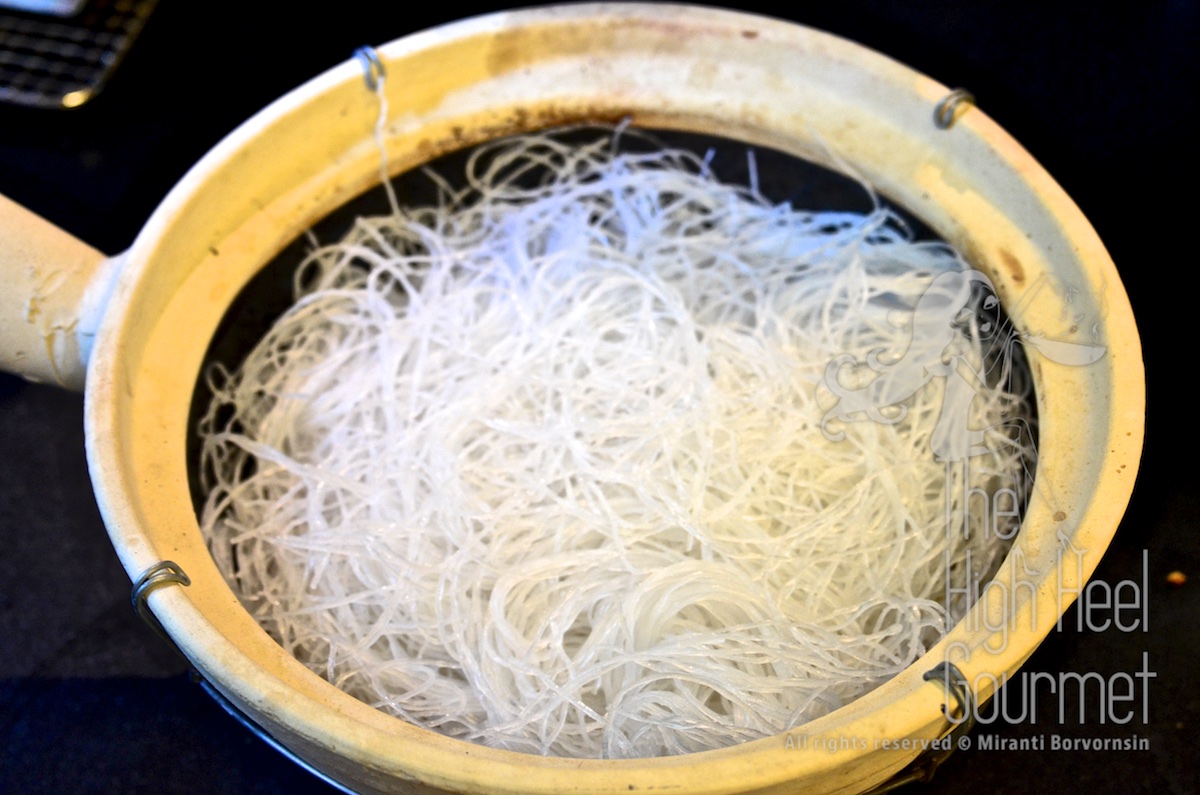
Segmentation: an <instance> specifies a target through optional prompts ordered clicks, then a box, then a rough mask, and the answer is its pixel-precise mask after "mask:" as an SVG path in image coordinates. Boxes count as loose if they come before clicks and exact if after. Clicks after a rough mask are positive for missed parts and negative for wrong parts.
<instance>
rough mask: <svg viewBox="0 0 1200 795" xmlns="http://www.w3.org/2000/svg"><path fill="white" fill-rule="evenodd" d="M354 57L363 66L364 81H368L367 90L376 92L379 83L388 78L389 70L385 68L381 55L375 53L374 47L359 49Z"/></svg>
mask: <svg viewBox="0 0 1200 795" xmlns="http://www.w3.org/2000/svg"><path fill="white" fill-rule="evenodd" d="M354 57H355V58H357V59H358V61H359V63H361V64H362V67H363V79H364V80H366V81H367V88H368V89H369V90H371V91H374V90H375V89H376V88H378V87H379V82H380V81H381V80H383V79H384V78H385V77H387V70H386V69H384V68H383V61H382V60H380V58H379V53H377V52H375V48H374V47H359V48H358V49H357V50H355V51H354Z"/></svg>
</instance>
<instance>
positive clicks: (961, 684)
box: [870, 662, 977, 795]
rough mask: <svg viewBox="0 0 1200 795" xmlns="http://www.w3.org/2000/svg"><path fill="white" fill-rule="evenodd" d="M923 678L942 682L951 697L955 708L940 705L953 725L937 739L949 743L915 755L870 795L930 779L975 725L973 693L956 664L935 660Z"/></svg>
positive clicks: (877, 794) (927, 680) (928, 680)
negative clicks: (904, 766)
mask: <svg viewBox="0 0 1200 795" xmlns="http://www.w3.org/2000/svg"><path fill="white" fill-rule="evenodd" d="M922 678H923V679H924V680H925V681H926V682H936V683H939V684H941V685H942V687H944V688H945V690H946V693H947V694H948V695H950V696H953V697H954V702H955V709H954V711H953V712H951V710H950V705H949V704H943V705H942V714H943V715H945V716H946V720H947V721H948V722H949V724H950V725H951V726H952V727H953V728H952V729H951V730H950V731H949V732H948V733H947V734H946V735H944V736H943V737H942V738H940V739H944V740H948V742H946V743H943V744H942V746H941V747H940V748H939V749H936V750H935V749H933V748H930V749H929V750H928V751H926V752H925V753H923V754H921V755H920V756H918V757H917V758H916V759H914V760H913V761H912V763H911V764H910V765H909V766H908V767H906V768H905V769H903V770H901V771H900V772H899V773H897V774H896V775H895V776H894V777H892V778H891V779H889V780H887V781H885V782H883V783H882V784H880V785H879V786H878V787H876V788H875V789H873V790H871V791H870V795H879V793H883V792H891V791H892V790H894V789H897V788H899V787H902V786H904V785H905V784H913V783H915V782H926V781H929V780H930V779H932V778H933V774H934V772H935V771H937V769H938V767H940V766H941V764H942V763H943V762H945V761H946V760H947V759H949V758H950V754H952V753H954V751H955V749H957V748H958V747H959V739H960V738H962V737H963V736H965V735H966V734H967V733H968V732H970V731H971V729H972V728H974V726H975V716H976V714H977V713H976V710H975V696H974V695H973V694H972V693H971V688H970V687H968V686H967V677H966V676H964V675H963V672H962V671H960V670H959V669H958V666H957V665H955V664H954V663H951V662H941V663H938V664H937V665H935V666H933V667H932V668H930V669H929V670H928V671H926V672H925V675H924V676H923V677H922Z"/></svg>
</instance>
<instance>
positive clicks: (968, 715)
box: [921, 662, 975, 726]
mask: <svg viewBox="0 0 1200 795" xmlns="http://www.w3.org/2000/svg"><path fill="white" fill-rule="evenodd" d="M921 678H922V679H924V680H925V681H926V682H932V681H934V680H935V679H939V680H941V681H942V682H943V683H944V684H945V687H946V692H948V693H951V694H952V695H953V696H954V700H955V701H957V702H958V716H959V717H958V718H957V719H956V718H954V717H952V716H951V715H950V710H949V709H948V708H947V705H945V704H943V705H942V714H943V715H945V716H946V720H948V721H950V722H951V723H952V724H954V725H955V726H959V725H961V724H963V723H966V722H970V723H971V724H972V725H974V723H975V709H974V701H975V699H974V697H973V696H972V695H971V688H969V687H967V677H966V676H964V675H963V672H962V671H960V670H959V669H958V666H957V665H955V664H954V663H952V662H940V663H938V664H937V665H935V666H933V667H932V668H930V669H929V670H928V671H926V672H925V675H924V676H922V677H921Z"/></svg>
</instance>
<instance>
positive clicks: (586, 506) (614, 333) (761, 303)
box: [201, 134, 1028, 758]
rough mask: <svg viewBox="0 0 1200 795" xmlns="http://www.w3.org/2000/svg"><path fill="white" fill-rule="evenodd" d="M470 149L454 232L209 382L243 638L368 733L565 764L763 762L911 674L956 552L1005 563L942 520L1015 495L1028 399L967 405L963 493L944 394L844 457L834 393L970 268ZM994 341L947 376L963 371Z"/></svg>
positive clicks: (226, 542) (874, 232)
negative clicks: (761, 752)
mask: <svg viewBox="0 0 1200 795" xmlns="http://www.w3.org/2000/svg"><path fill="white" fill-rule="evenodd" d="M485 150H486V154H481V153H477V154H476V156H475V157H474V158H473V159H472V160H471V161H470V163H469V165H468V175H467V176H468V183H469V184H468V187H467V188H466V189H465V190H463V191H461V192H457V193H454V192H451V189H450V188H449V187H445V186H444V187H443V190H442V193H443V195H442V200H441V201H440V202H439V203H438V206H432V207H422V208H408V209H402V210H400V211H399V212H398V213H393V214H391V215H387V216H383V217H373V218H359V219H358V220H357V221H356V222H355V224H354V226H353V229H352V230H351V231H350V232H349V234H348V235H346V237H345V238H344V239H343V240H341V241H340V242H338V243H336V244H333V245H326V246H323V247H320V248H317V249H316V250H315V251H313V252H312V254H311V256H309V257H308V259H307V261H306V262H305V263H304V264H303V266H302V267H301V268H300V270H299V272H298V273H297V275H296V291H297V300H296V303H295V305H294V306H293V307H292V308H291V310H290V311H288V312H287V313H286V315H285V316H284V317H283V318H282V319H281V320H279V322H278V323H277V324H276V325H275V327H274V328H273V329H272V330H271V331H270V333H269V334H268V335H267V336H266V338H265V339H263V340H262V341H261V343H259V344H258V346H257V347H256V348H254V350H253V351H252V352H251V353H250V354H249V356H248V358H247V359H246V361H245V363H244V364H243V365H242V366H241V368H240V369H239V370H238V371H237V372H235V373H228V372H225V371H224V370H221V369H215V370H214V371H212V372H210V374H209V379H210V381H211V382H212V387H213V390H214V394H215V398H214V400H213V403H212V405H211V407H210V408H209V411H208V413H207V416H206V417H205V419H204V420H203V421H202V423H201V434H202V438H203V464H202V471H203V475H202V478H203V480H204V481H205V482H204V484H203V486H204V488H205V489H206V493H207V504H206V505H205V507H204V510H203V517H202V525H203V531H204V533H205V535H206V537H207V539H208V542H209V544H210V547H211V550H212V553H213V555H214V557H215V558H216V561H217V563H218V565H219V567H220V569H221V571H222V572H223V574H224V576H225V577H226V578H227V579H228V581H229V583H230V584H231V585H232V587H233V588H234V590H235V592H236V593H237V594H238V595H239V597H240V599H241V600H242V602H243V603H244V604H245V606H246V608H247V609H248V610H249V611H250V612H251V613H252V614H253V615H254V616H255V618H256V619H257V620H258V621H259V622H260V623H261V625H262V626H263V627H264V628H265V629H266V630H267V631H268V632H269V633H270V634H271V635H272V636H273V637H274V638H276V639H277V640H278V641H279V643H281V644H282V645H283V646H284V648H286V649H287V650H288V651H289V652H291V653H292V654H293V655H295V656H296V657H297V658H298V659H299V660H301V661H302V662H304V663H305V664H306V665H307V666H309V667H310V668H311V669H312V670H314V671H316V672H317V673H319V674H321V675H322V676H324V677H326V678H327V679H328V680H329V681H330V682H332V683H333V684H335V685H336V686H338V687H339V688H342V689H343V690H345V691H346V692H348V693H350V694H352V695H354V696H356V697H357V698H359V699H361V700H362V701H364V702H366V703H368V704H371V705H374V706H376V707H378V708H379V709H381V710H384V711H386V712H389V713H391V714H394V715H396V716H399V717H401V718H403V719H405V720H407V721H410V722H412V723H414V724H416V725H418V726H423V727H427V728H429V729H433V730H435V731H438V732H442V733H445V734H447V735H450V736H453V737H458V738H462V739H465V740H470V741H474V742H478V743H483V744H486V745H489V746H494V747H498V748H506V749H511V750H516V751H523V752H531V753H537V754H550V755H559V756H570V757H607V758H623V757H642V756H655V755H663V754H679V753H686V752H691V751H697V750H704V749H710V748H715V747H721V746H726V745H731V744H734V743H738V742H742V741H745V740H750V739H754V738H759V737H763V736H767V735H770V734H774V733H778V732H781V731H784V730H786V729H789V728H791V727H795V726H798V725H800V724H802V723H804V722H806V721H808V720H811V719H813V718H815V717H819V716H821V715H823V714H825V713H828V712H830V711H832V710H834V709H836V708H838V707H840V706H842V705H844V704H846V703H847V702H849V701H851V700H852V699H854V698H856V697H858V696H860V695H862V694H864V693H866V692H868V691H870V690H871V689H872V688H874V687H876V686H878V685H879V684H881V683H882V682H884V681H886V680H887V679H888V678H890V677H892V676H893V675H895V674H896V673H897V672H899V671H900V670H902V669H903V668H905V667H906V666H907V665H909V664H910V663H912V662H913V661H914V660H915V659H916V658H917V657H919V656H920V655H921V654H923V653H924V652H925V651H926V650H927V649H928V648H929V647H930V646H931V645H932V644H933V643H934V642H935V641H936V640H937V639H938V638H939V637H940V636H941V635H942V634H943V633H944V632H945V631H946V629H947V628H948V626H949V625H951V624H953V623H954V622H955V621H957V620H958V618H960V617H961V616H962V615H963V613H964V611H965V609H966V608H967V606H968V605H967V604H966V601H965V600H964V599H962V598H961V597H959V598H958V599H957V600H951V604H950V606H949V608H948V607H947V606H946V604H944V602H945V601H946V600H945V595H946V589H947V582H948V579H947V578H948V577H950V578H951V579H950V581H951V582H958V583H965V582H966V573H965V564H964V560H965V555H966V554H967V552H968V550H970V551H971V554H972V556H973V557H972V562H971V566H970V568H971V569H975V570H985V571H986V570H988V569H990V568H991V567H993V566H994V565H995V564H996V562H997V560H998V559H999V557H1000V556H1002V554H1003V552H1004V546H1003V544H998V543H997V542H996V539H995V538H994V537H992V535H991V534H989V533H987V532H983V531H982V530H983V529H982V528H980V527H974V528H972V532H970V533H969V534H964V533H962V532H955V531H953V530H952V529H950V528H948V527H947V525H948V523H949V520H948V518H947V496H946V493H947V490H948V489H950V490H951V491H952V492H954V493H952V494H951V495H950V503H951V504H950V507H949V512H950V513H952V514H953V515H954V516H961V515H962V510H963V508H962V497H963V495H965V493H966V490H965V489H966V487H980V488H987V489H988V490H989V491H994V490H995V489H996V488H998V487H1000V486H1004V487H1011V488H1014V489H1016V490H1017V491H1020V490H1021V489H1022V485H1021V477H1020V474H1021V468H1022V465H1023V464H1022V461H1023V456H1025V455H1026V453H1027V452H1028V451H1027V450H1023V449H1022V448H1021V445H1017V444H1014V443H1013V435H1012V434H1011V433H1009V432H1008V431H1007V430H1006V426H1010V425H1012V422H1013V419H1014V417H1019V416H1021V415H1022V409H1021V403H1022V400H1023V399H1024V398H1025V397H1026V395H1025V394H1023V393H1024V392H1026V391H1027V389H1026V388H1025V387H1024V386H1018V387H1016V388H1009V389H989V390H985V391H982V392H981V393H980V394H979V395H978V396H977V397H976V398H975V399H974V400H973V401H972V402H971V405H970V421H971V426H972V427H973V428H986V429H988V430H986V431H985V437H986V438H987V440H988V445H989V452H988V453H987V454H986V455H980V456H976V457H975V458H973V459H972V460H971V462H970V472H971V480H970V482H969V483H966V484H958V485H957V486H954V487H953V488H951V487H950V485H948V484H947V483H946V482H945V480H946V473H947V466H946V465H945V464H944V463H942V462H939V461H937V460H935V457H934V455H933V453H932V452H931V450H930V445H931V434H932V431H933V428H934V425H935V423H936V422H937V419H938V412H939V407H940V406H941V402H942V392H943V390H944V385H943V382H944V381H945V379H938V378H933V379H929V381H928V383H927V384H926V386H925V387H924V388H922V389H921V390H920V391H918V392H917V393H916V394H915V395H913V396H912V398H911V399H909V400H908V401H907V402H906V408H905V409H902V410H901V411H900V412H899V413H901V414H902V415H903V416H899V417H898V416H897V414H896V413H895V412H894V413H893V414H892V415H891V417H890V420H889V421H887V422H879V421H854V420H853V418H851V419H850V420H848V421H845V422H837V423H835V425H836V426H837V430H839V431H844V437H843V438H840V439H839V440H837V441H834V440H832V439H831V438H829V437H830V435H833V434H826V433H823V430H822V422H823V418H824V416H825V413H826V411H828V410H829V409H830V407H831V405H832V404H833V402H834V401H833V398H832V396H831V393H830V391H829V389H828V387H827V386H826V385H825V383H824V380H823V379H824V378H825V376H826V373H827V369H828V367H829V364H830V362H831V360H833V359H834V358H836V357H838V356H847V355H848V356H850V357H852V358H853V359H854V360H855V361H857V362H860V363H861V362H868V361H870V360H869V359H868V357H869V356H871V355H872V354H873V355H874V356H876V357H883V359H886V358H887V357H888V356H893V357H894V356H896V355H898V354H899V353H900V352H901V351H903V350H904V348H905V346H906V345H909V343H910V340H909V339H908V338H909V336H911V330H910V329H907V328H906V327H905V323H904V320H903V318H904V316H905V312H908V313H909V314H911V312H912V309H913V307H914V306H915V304H916V302H917V300H918V298H919V297H920V296H921V295H922V293H923V292H924V291H925V290H927V289H929V288H930V285H931V282H932V280H933V278H934V277H935V276H936V275H937V274H940V273H944V272H947V271H955V270H962V269H964V268H965V267H966V266H965V265H964V263H963V262H962V261H961V259H960V258H959V257H958V256H957V255H956V254H955V253H954V252H953V251H951V250H950V249H949V248H948V247H946V246H944V245H942V244H936V243H914V242H911V240H910V239H909V235H908V233H907V232H906V231H905V229H904V227H903V224H902V223H900V222H899V220H898V219H897V218H896V217H895V216H894V215H893V214H891V213H890V212H889V211H888V210H886V209H883V208H881V207H880V208H877V209H876V210H875V211H873V212H869V213H866V214H856V213H847V212H806V211H799V210H796V209H793V208H792V207H790V206H788V205H786V204H784V205H773V204H771V203H770V202H768V201H767V200H765V199H764V198H762V197H761V196H760V195H758V194H757V193H756V192H755V191H753V190H751V189H748V188H745V187H736V186H732V185H726V184H721V183H719V182H718V181H717V180H716V179H715V178H713V177H712V176H711V175H710V174H709V172H708V169H707V167H706V164H705V163H704V162H703V161H702V160H700V159H698V158H697V157H695V156H694V155H692V154H690V153H686V152H682V151H671V150H662V151H655V152H653V153H650V154H646V153H642V154H633V153H624V154H619V153H616V151H615V146H614V144H613V140H612V137H611V134H604V135H601V136H600V137H599V138H598V139H597V140H595V141H593V142H592V143H589V144H583V145H580V144H567V143H564V142H563V141H561V140H560V139H559V138H556V137H555V136H554V135H531V136H527V137H523V138H518V139H515V140H510V141H505V142H502V143H498V144H493V145H491V146H489V147H485ZM531 185H532V187H530V186H531ZM908 326H910V327H911V323H909V324H908ZM978 331H979V324H978V322H977V321H976V320H968V321H967V323H966V324H965V326H963V328H962V329H960V332H961V333H959V334H958V335H957V337H958V339H957V342H956V343H955V344H956V345H959V346H960V347H961V348H962V350H963V352H964V355H966V356H967V358H968V359H969V360H970V361H971V362H973V363H974V364H975V365H976V366H979V364H980V362H982V360H983V346H984V341H983V338H984V337H986V335H985V334H980V333H978ZM911 343H912V344H913V345H916V344H919V340H912V341H911ZM939 344H944V343H939ZM940 355H941V351H935V352H934V356H935V358H936V357H937V356H940ZM842 369H843V372H841V373H839V375H838V377H839V378H840V379H841V381H843V382H846V381H850V382H853V381H854V380H855V379H858V380H859V382H862V383H865V382H867V381H869V380H870V377H871V376H872V369H871V367H869V366H865V365H864V366H861V367H853V366H851V367H847V368H842ZM1007 375H1008V374H1005V377H1001V378H999V379H993V380H999V381H1000V382H1001V384H1002V385H1003V383H1004V382H1005V381H1011V380H1012V379H1011V378H1008V377H1007ZM956 521H957V520H956Z"/></svg>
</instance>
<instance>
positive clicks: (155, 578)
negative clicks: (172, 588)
mask: <svg viewBox="0 0 1200 795" xmlns="http://www.w3.org/2000/svg"><path fill="white" fill-rule="evenodd" d="M170 583H176V584H178V585H183V586H188V585H191V584H192V578H191V577H189V576H187V573H185V572H184V570H183V569H181V568H180V567H179V564H177V563H175V562H174V561H170V560H164V561H160V562H158V563H155V564H154V565H153V566H151V567H150V568H148V569H146V570H145V571H143V572H142V574H141V576H140V577H138V578H137V581H135V582H134V584H133V590H132V591H131V592H130V594H129V601H131V602H132V603H133V610H134V612H136V613H137V614H138V617H139V618H141V619H142V621H145V622H146V625H147V626H149V627H150V629H152V630H154V631H155V633H156V634H157V635H158V636H159V637H160V638H162V639H163V640H164V641H166V642H167V645H168V646H170V647H171V648H173V649H175V650H176V651H179V647H178V646H176V645H175V641H173V640H172V639H171V636H170V635H168V634H167V631H166V630H165V629H163V626H162V624H160V623H159V621H158V617H157V616H155V615H154V612H153V611H152V610H150V605H148V604H146V597H148V596H149V595H150V592H151V591H153V590H154V589H155V588H159V587H161V586H163V585H169V584H170Z"/></svg>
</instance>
